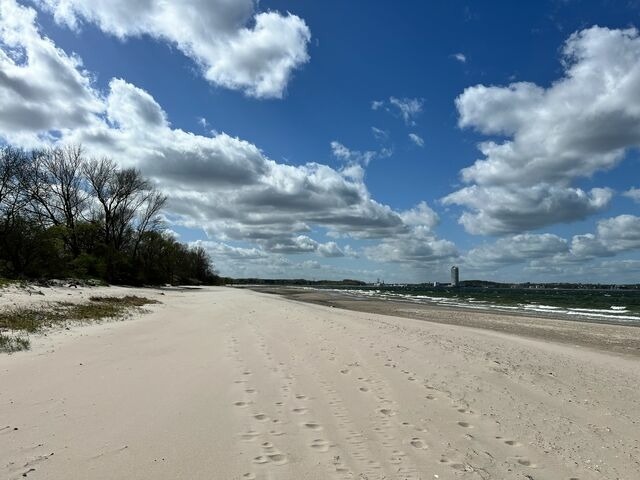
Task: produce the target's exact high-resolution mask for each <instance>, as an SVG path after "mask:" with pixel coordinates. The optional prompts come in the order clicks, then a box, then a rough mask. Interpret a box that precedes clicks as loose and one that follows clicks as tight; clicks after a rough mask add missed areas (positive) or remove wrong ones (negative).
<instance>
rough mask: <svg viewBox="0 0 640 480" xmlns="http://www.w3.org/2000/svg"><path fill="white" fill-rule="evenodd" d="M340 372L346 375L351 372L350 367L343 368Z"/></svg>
mask: <svg viewBox="0 0 640 480" xmlns="http://www.w3.org/2000/svg"><path fill="white" fill-rule="evenodd" d="M340 373H341V374H343V375H346V374H347V373H349V369H348V368H343V369H342V370H340Z"/></svg>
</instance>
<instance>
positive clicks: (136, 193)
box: [85, 158, 166, 253]
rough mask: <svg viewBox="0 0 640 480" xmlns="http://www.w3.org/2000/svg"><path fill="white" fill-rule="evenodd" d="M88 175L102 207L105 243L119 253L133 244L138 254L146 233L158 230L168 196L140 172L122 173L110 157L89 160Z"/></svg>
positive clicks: (131, 169)
mask: <svg viewBox="0 0 640 480" xmlns="http://www.w3.org/2000/svg"><path fill="white" fill-rule="evenodd" d="M85 174H86V176H87V180H88V182H89V185H90V188H91V191H92V194H93V195H94V196H95V198H96V200H97V203H98V206H99V207H98V211H99V214H98V216H99V219H100V220H101V221H102V223H103V229H104V240H105V243H106V244H107V245H109V246H111V247H113V248H114V249H116V250H119V249H121V248H123V247H125V246H126V244H127V243H128V242H129V241H131V242H132V245H131V246H132V247H133V249H134V253H135V250H137V247H138V246H139V244H140V239H141V238H142V236H143V235H144V233H145V232H147V231H149V230H151V229H155V228H157V227H158V225H159V217H158V213H159V211H160V210H161V209H162V207H163V206H164V204H165V202H166V197H165V196H164V195H162V194H161V193H159V192H158V191H157V190H156V189H155V187H153V186H152V184H151V183H150V182H149V181H148V180H146V179H145V178H144V177H143V176H142V174H141V173H140V171H139V170H136V169H134V168H129V169H124V170H120V169H119V168H118V166H117V165H116V163H115V162H114V161H113V160H111V159H109V158H102V159H99V160H91V161H89V162H88V163H87V165H86V168H85Z"/></svg>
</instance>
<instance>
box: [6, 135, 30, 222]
mask: <svg viewBox="0 0 640 480" xmlns="http://www.w3.org/2000/svg"><path fill="white" fill-rule="evenodd" d="M25 164H26V154H25V153H24V152H23V151H22V150H18V149H15V148H11V147H5V148H4V149H2V151H1V152H0V232H4V231H6V230H7V228H8V227H9V225H10V224H11V222H12V221H13V220H14V219H15V216H16V215H17V214H18V213H19V211H20V209H21V208H22V207H23V206H24V202H25V196H24V195H23V194H22V193H23V192H22V189H21V188H20V181H19V178H20V176H21V171H22V169H24V166H25Z"/></svg>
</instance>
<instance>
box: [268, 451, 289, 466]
mask: <svg viewBox="0 0 640 480" xmlns="http://www.w3.org/2000/svg"><path fill="white" fill-rule="evenodd" d="M267 458H268V459H269V461H270V462H271V463H275V464H276V465H284V464H285V463H287V462H288V459H287V456H286V455H284V454H282V453H273V454H271V455H267Z"/></svg>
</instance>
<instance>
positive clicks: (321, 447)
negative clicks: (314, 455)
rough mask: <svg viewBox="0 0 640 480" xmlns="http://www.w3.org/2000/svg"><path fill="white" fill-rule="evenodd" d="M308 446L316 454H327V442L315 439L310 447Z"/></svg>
mask: <svg viewBox="0 0 640 480" xmlns="http://www.w3.org/2000/svg"><path fill="white" fill-rule="evenodd" d="M309 446H310V447H311V448H313V449H314V450H317V451H318V452H327V451H329V447H330V445H329V442H327V441H326V440H323V439H322V438H316V439H315V440H314V441H313V442H311V445H309Z"/></svg>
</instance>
